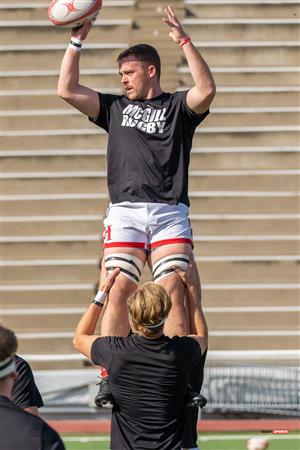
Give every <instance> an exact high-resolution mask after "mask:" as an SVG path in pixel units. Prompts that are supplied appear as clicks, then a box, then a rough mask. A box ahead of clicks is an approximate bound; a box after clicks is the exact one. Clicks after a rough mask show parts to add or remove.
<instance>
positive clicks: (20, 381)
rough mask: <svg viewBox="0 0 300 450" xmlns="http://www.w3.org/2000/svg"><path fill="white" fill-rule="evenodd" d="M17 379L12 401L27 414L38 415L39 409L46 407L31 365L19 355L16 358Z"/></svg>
mask: <svg viewBox="0 0 300 450" xmlns="http://www.w3.org/2000/svg"><path fill="white" fill-rule="evenodd" d="M14 361H15V364H16V371H17V373H18V376H17V378H16V379H15V381H14V384H13V388H12V393H11V400H12V401H13V402H14V404H15V405H17V406H20V408H23V409H25V411H27V412H31V413H32V414H36V415H38V408H41V407H42V406H44V403H43V399H42V397H41V394H40V392H39V390H38V388H37V386H36V384H35V380H34V376H33V373H32V370H31V367H30V365H29V364H28V362H27V361H25V359H23V358H21V357H20V356H18V355H15V356H14Z"/></svg>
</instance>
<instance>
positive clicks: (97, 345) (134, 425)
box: [91, 335, 201, 450]
mask: <svg viewBox="0 0 300 450" xmlns="http://www.w3.org/2000/svg"><path fill="white" fill-rule="evenodd" d="M91 357H92V361H93V363H94V364H95V365H101V366H104V367H105V368H106V369H108V371H109V384H110V389H111V393H112V395H113V397H114V400H115V406H114V407H113V411H112V425H111V449H113V450H148V449H149V450H150V449H151V450H152V449H154V448H155V449H156V450H175V449H179V448H181V447H182V437H183V428H184V419H185V406H186V395H187V388H188V383H189V379H190V375H191V372H192V370H193V368H194V367H195V366H196V365H197V363H198V362H199V360H200V359H201V349H200V346H199V344H198V343H197V342H196V341H195V340H194V339H192V338H189V337H174V338H169V337H167V336H161V337H159V338H158V339H146V338H143V337H141V336H138V335H132V336H129V337H103V338H98V339H96V341H95V342H94V343H93V345H92V351H91Z"/></svg>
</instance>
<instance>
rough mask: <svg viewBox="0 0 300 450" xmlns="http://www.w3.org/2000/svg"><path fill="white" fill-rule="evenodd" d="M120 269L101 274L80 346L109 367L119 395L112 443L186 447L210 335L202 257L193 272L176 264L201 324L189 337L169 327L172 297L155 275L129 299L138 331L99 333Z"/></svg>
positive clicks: (193, 317)
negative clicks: (192, 399) (193, 387)
mask: <svg viewBox="0 0 300 450" xmlns="http://www.w3.org/2000/svg"><path fill="white" fill-rule="evenodd" d="M119 271H120V270H119V269H115V270H114V271H112V272H111V273H110V274H109V275H108V276H107V277H106V278H105V280H104V281H100V285H99V286H100V290H99V291H98V294H97V295H96V297H95V299H94V300H93V302H92V304H91V305H90V306H89V307H88V309H87V311H86V312H85V313H84V315H83V317H82V318H81V320H80V322H79V324H78V325H77V328H76V331H75V337H74V341H73V343H74V346H75V348H76V349H77V350H79V351H80V352H81V353H83V354H84V355H86V356H87V357H88V358H89V359H91V361H92V362H93V363H94V364H95V365H102V366H103V367H105V368H106V369H108V370H109V373H110V388H111V392H112V396H113V400H114V401H113V409H112V423H111V445H110V448H111V449H112V450H120V449H122V450H150V449H151V450H152V449H154V448H155V449H156V450H171V449H172V450H179V449H182V447H183V444H184V441H183V439H184V431H185V419H186V416H185V414H186V407H187V403H188V400H189V398H188V395H189V382H190V377H191V375H192V373H193V371H194V370H195V368H197V367H199V364H200V362H201V359H202V355H203V354H204V353H205V352H206V348H207V339H208V338H207V325H206V321H205V318H204V314H203V311H202V307H201V302H200V296H199V292H200V291H199V286H198V282H199V279H197V268H196V265H195V262H194V260H193V259H192V260H191V262H190V264H189V267H188V270H187V272H184V271H182V270H181V269H179V268H176V267H174V272H175V273H176V274H177V276H179V279H180V280H181V282H183V284H184V286H185V289H186V293H187V303H188V311H189V322H190V329H191V330H192V332H193V334H191V335H189V336H181V337H179V336H174V337H172V338H170V337H168V336H166V335H165V334H164V327H165V325H166V323H167V321H168V320H169V318H168V314H169V312H170V309H171V305H172V304H171V299H170V296H169V294H168V293H167V291H166V290H165V289H164V288H163V287H162V286H161V285H158V284H156V283H152V282H150V283H146V284H144V285H142V286H141V287H140V288H138V289H137V290H136V291H135V292H134V293H133V294H132V295H131V296H130V297H129V299H128V301H127V307H128V313H129V323H130V325H131V328H132V330H133V334H131V335H129V336H127V337H121V336H118V337H116V336H101V335H95V334H94V332H95V329H96V326H97V322H98V319H99V316H100V312H101V309H102V307H103V305H104V304H105V301H106V297H107V294H108V293H109V291H110V288H111V287H112V285H113V283H114V281H115V278H116V277H117V276H118V274H119ZM108 302H109V300H108ZM105 314H106V315H109V314H110V310H109V309H106V310H105V312H104V315H105ZM106 319H107V320H109V317H106ZM123 319H124V318H123ZM127 320H128V319H127Z"/></svg>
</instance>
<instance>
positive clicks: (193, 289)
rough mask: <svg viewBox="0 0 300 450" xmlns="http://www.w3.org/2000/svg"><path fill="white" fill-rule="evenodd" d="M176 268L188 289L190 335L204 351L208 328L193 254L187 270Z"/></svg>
mask: <svg viewBox="0 0 300 450" xmlns="http://www.w3.org/2000/svg"><path fill="white" fill-rule="evenodd" d="M174 270H175V272H176V273H177V274H178V275H179V276H180V278H181V280H182V282H183V284H184V286H185V290H186V297H187V303H188V305H187V306H188V308H187V309H188V314H189V323H190V333H191V334H190V335H189V336H190V337H193V338H195V339H197V341H198V342H199V344H200V347H201V350H202V353H203V352H204V351H205V350H206V349H207V344H208V328H207V323H206V319H205V316H204V312H203V309H202V302H201V282H200V277H199V272H198V269H197V265H196V262H195V260H194V257H193V254H192V255H191V258H190V262H189V266H188V269H187V271H186V272H184V271H183V270H180V269H179V268H178V267H174Z"/></svg>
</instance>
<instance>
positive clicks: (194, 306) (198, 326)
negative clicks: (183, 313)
mask: <svg viewBox="0 0 300 450" xmlns="http://www.w3.org/2000/svg"><path fill="white" fill-rule="evenodd" d="M199 287H200V286H199ZM199 287H197V286H188V287H187V302H188V313H189V322H190V333H191V334H195V335H197V336H199V337H203V338H205V339H207V338H208V327H207V322H206V319H205V316H204V312H203V309H202V303H201V289H199Z"/></svg>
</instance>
